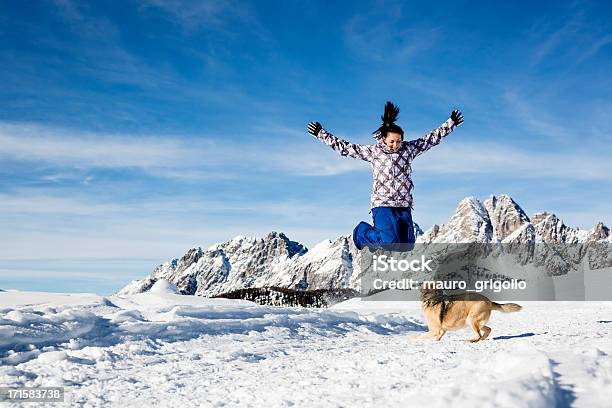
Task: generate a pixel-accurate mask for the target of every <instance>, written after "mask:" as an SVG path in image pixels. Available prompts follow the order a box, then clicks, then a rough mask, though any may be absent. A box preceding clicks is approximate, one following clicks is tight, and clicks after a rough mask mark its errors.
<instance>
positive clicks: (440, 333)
mask: <svg viewBox="0 0 612 408" xmlns="http://www.w3.org/2000/svg"><path fill="white" fill-rule="evenodd" d="M445 333H446V330H444V329H440V330H439V331H438V335H437V336H436V340H437V341H440V339H441V338H442V336H444V334H445Z"/></svg>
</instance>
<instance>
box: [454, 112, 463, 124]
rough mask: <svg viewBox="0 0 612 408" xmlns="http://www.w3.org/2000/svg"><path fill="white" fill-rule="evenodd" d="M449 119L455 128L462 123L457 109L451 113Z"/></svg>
mask: <svg viewBox="0 0 612 408" xmlns="http://www.w3.org/2000/svg"><path fill="white" fill-rule="evenodd" d="M451 119H452V120H453V122H455V126H459V125H460V124H462V123H463V115H462V114H461V112H459V111H458V110H457V109H455V110H454V111H453V113H451Z"/></svg>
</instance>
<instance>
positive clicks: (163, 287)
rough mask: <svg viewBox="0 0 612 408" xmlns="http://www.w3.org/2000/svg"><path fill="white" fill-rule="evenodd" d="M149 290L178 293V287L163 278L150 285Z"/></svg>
mask: <svg viewBox="0 0 612 408" xmlns="http://www.w3.org/2000/svg"><path fill="white" fill-rule="evenodd" d="M149 292H153V293H174V294H180V291H179V288H178V287H177V286H176V285H175V284H174V283H172V282H168V281H167V280H165V279H160V280H158V281H157V282H155V283H154V284H153V286H151V289H149Z"/></svg>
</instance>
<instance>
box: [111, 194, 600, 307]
mask: <svg viewBox="0 0 612 408" xmlns="http://www.w3.org/2000/svg"><path fill="white" fill-rule="evenodd" d="M415 230H416V232H417V242H421V243H452V242H456V243H470V242H482V243H487V242H502V243H519V244H520V243H528V242H542V243H546V244H581V243H590V242H612V235H610V230H609V228H608V227H606V226H605V225H604V224H603V223H601V222H600V223H598V224H597V225H596V226H595V227H593V228H592V229H591V230H581V229H577V228H572V227H569V226H567V225H566V224H564V223H563V221H562V220H561V219H560V218H558V217H557V216H556V215H555V214H549V213H546V212H540V213H536V214H533V215H532V216H528V215H527V214H526V213H525V212H524V211H523V209H522V208H521V207H520V206H519V205H518V204H517V203H516V202H515V201H514V200H513V199H512V198H511V197H510V196H508V195H505V194H502V195H499V196H493V195H492V196H490V197H489V198H488V199H486V200H485V201H484V202H481V201H480V200H478V199H477V198H474V197H466V198H464V199H463V200H461V202H460V203H459V205H458V206H457V208H456V209H455V212H454V214H453V215H452V216H451V218H450V219H449V220H448V222H447V223H446V224H442V225H433V226H432V227H431V228H430V229H429V230H427V231H425V232H423V231H422V230H421V229H420V228H419V227H418V225H416V224H415ZM359 276H360V253H359V251H358V250H357V248H355V246H354V244H353V241H352V237H351V235H350V234H349V235H342V236H339V237H337V238H335V239H334V240H325V241H323V242H320V243H319V244H317V245H315V247H314V248H312V249H310V250H309V249H307V248H306V247H305V246H303V245H302V244H300V243H298V242H295V241H292V240H290V239H289V238H288V237H287V236H286V235H285V234H283V233H282V232H280V233H279V232H271V233H269V234H268V235H267V236H265V237H264V238H250V237H244V236H237V237H235V238H233V239H231V240H230V241H227V242H223V243H218V244H214V245H212V246H211V247H210V248H208V249H206V250H204V249H202V248H199V247H198V248H192V249H190V250H189V251H187V253H186V254H185V255H183V256H182V257H181V258H180V259H179V258H175V259H172V260H170V261H168V262H165V263H164V264H161V265H159V266H157V267H156V268H155V270H154V271H153V272H152V273H151V275H150V276H148V277H146V278H144V279H141V280H135V281H132V282H131V283H129V284H128V285H127V286H125V287H124V288H123V289H121V290H120V291H119V292H118V293H119V294H134V293H142V292H146V291H147V290H149V289H150V288H151V287H152V286H153V284H154V283H155V282H156V281H158V280H160V279H164V280H167V281H169V282H171V283H174V284H175V285H176V286H177V287H178V288H179V290H180V291H181V292H182V293H183V294H194V295H199V296H205V297H211V296H218V295H221V294H224V293H228V292H232V291H236V290H239V289H245V288H263V287H280V288H288V289H294V290H316V289H325V290H330V289H331V290H335V289H344V288H352V289H356V288H358V287H359Z"/></svg>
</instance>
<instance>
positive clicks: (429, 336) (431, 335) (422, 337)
mask: <svg viewBox="0 0 612 408" xmlns="http://www.w3.org/2000/svg"><path fill="white" fill-rule="evenodd" d="M437 336H438V332H437V331H435V332H433V331H428V332H426V333H421V334H419V335H418V336H414V337H413V338H412V340H425V339H433V338H434V337H437Z"/></svg>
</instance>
